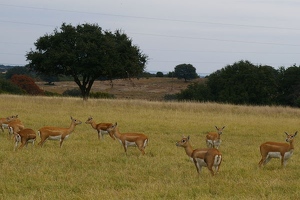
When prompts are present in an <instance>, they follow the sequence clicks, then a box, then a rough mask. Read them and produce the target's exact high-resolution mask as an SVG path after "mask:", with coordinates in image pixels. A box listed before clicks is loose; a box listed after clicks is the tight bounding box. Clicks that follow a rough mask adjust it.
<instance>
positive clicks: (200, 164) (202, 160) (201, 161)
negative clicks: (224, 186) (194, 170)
mask: <svg viewBox="0 0 300 200" xmlns="http://www.w3.org/2000/svg"><path fill="white" fill-rule="evenodd" d="M195 160H196V162H197V164H198V165H199V166H204V167H207V164H206V162H205V161H204V159H201V158H195Z"/></svg>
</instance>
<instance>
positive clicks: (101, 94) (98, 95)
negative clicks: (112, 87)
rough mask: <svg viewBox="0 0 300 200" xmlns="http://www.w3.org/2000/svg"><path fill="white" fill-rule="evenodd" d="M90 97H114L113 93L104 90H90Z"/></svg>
mask: <svg viewBox="0 0 300 200" xmlns="http://www.w3.org/2000/svg"><path fill="white" fill-rule="evenodd" d="M90 98H94V99H114V98H115V96H114V95H113V94H109V93H105V92H95V93H94V92H91V93H90Z"/></svg>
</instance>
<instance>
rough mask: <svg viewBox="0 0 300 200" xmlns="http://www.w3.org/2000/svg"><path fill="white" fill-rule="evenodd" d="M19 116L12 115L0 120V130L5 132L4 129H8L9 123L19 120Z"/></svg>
mask: <svg viewBox="0 0 300 200" xmlns="http://www.w3.org/2000/svg"><path fill="white" fill-rule="evenodd" d="M17 118H18V115H12V116H8V117H5V118H0V128H1V130H2V132H4V128H7V126H8V123H9V122H11V121H13V120H14V119H17Z"/></svg>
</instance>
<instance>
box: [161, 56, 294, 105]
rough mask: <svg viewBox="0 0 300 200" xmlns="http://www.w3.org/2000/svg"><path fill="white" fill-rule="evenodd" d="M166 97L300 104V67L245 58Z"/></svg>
mask: <svg viewBox="0 0 300 200" xmlns="http://www.w3.org/2000/svg"><path fill="white" fill-rule="evenodd" d="M166 98H167V99H172V98H173V99H176V100H184V101H186V100H189V101H202V102H203V101H207V102H208V101H210V102H220V103H230V104H243V105H245V104H246V105H283V106H293V107H300V67H299V66H296V65H293V66H291V67H288V68H284V67H280V68H279V69H274V68H273V67H271V66H268V65H254V64H252V63H251V62H249V61H243V60H242V61H239V62H236V63H234V64H233V65H227V66H226V67H224V68H222V69H221V70H217V71H216V72H214V73H212V74H210V75H209V76H207V77H206V81H205V82H204V83H201V84H200V83H193V84H191V85H189V86H188V88H187V89H186V90H183V91H182V92H180V93H178V94H176V95H167V96H166Z"/></svg>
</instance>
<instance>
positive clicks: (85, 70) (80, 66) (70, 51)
mask: <svg viewBox="0 0 300 200" xmlns="http://www.w3.org/2000/svg"><path fill="white" fill-rule="evenodd" d="M35 47H36V49H35V50H31V51H30V52H28V53H27V55H26V56H27V60H29V65H28V66H29V68H30V69H31V70H34V71H36V72H38V73H41V74H43V75H48V76H53V75H65V76H71V77H73V79H74V81H75V83H76V84H77V85H78V86H79V88H80V91H81V94H82V96H83V99H87V98H88V96H89V93H90V90H91V88H92V85H93V83H94V81H95V80H96V79H97V78H99V77H105V78H107V79H110V80H112V79H113V78H123V77H128V76H137V75H139V74H140V73H142V72H143V71H144V69H145V65H146V62H147V56H146V55H145V54H143V53H142V52H141V50H140V49H139V47H137V46H135V45H133V44H132V40H131V39H130V38H128V36H127V35H126V34H125V33H123V32H121V31H120V30H117V31H115V32H114V33H112V32H110V31H104V30H102V28H101V27H99V26H98V25H97V24H81V25H78V26H76V27H74V26H72V25H70V24H65V23H63V24H62V25H61V27H60V30H58V29H55V30H54V32H53V33H52V34H45V35H44V36H42V37H40V38H39V39H38V40H37V41H36V42H35Z"/></svg>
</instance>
